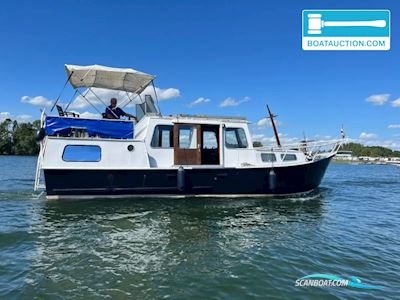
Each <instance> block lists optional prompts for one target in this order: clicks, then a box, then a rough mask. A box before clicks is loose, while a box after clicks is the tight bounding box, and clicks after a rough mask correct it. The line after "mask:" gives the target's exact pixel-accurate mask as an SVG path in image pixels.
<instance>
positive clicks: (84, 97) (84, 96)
mask: <svg viewBox="0 0 400 300" xmlns="http://www.w3.org/2000/svg"><path fill="white" fill-rule="evenodd" d="M77 91H78V93H79V95H80V96H81V97H83V99H85V100H86V102H87V103H89V104H90V105H91V106H92V107H93V108H94V109H95V110H96V111H97V112H98V113H99V114H100V115H101V112H100V111H99V110H98V109H97V107H96V106H94V105H93V104H92V102H90V101H89V100H88V99H87V98H86V95H87V93H86V94H85V95H83V94H82V93H81V92H80V91H79V90H78V89H77Z"/></svg>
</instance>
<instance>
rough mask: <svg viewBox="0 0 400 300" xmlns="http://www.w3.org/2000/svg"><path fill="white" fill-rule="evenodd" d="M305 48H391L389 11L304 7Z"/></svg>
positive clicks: (303, 44)
mask: <svg viewBox="0 0 400 300" xmlns="http://www.w3.org/2000/svg"><path fill="white" fill-rule="evenodd" d="M302 48H303V50H386V51H387V50H390V11H389V10H382V9H373V10H372V9H370V10H362V9H358V10H356V9H353V10H345V9H342V10H332V9H331V10H308V9H307V10H303V34H302Z"/></svg>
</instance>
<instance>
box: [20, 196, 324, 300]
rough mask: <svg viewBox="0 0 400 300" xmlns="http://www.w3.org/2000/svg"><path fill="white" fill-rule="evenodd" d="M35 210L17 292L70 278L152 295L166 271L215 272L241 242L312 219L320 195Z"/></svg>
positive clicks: (272, 238)
mask: <svg viewBox="0 0 400 300" xmlns="http://www.w3.org/2000/svg"><path fill="white" fill-rule="evenodd" d="M36 214H37V216H36V218H37V219H38V222H35V223H34V224H33V225H32V227H31V231H32V232H33V233H34V234H35V235H37V239H36V241H37V242H36V249H37V251H36V255H35V256H34V259H33V262H32V265H31V268H30V271H29V272H28V276H27V285H26V287H25V290H24V293H29V292H30V291H32V290H33V289H34V290H36V291H37V290H38V289H39V290H40V289H41V288H43V289H46V290H47V292H51V291H52V290H54V291H55V292H56V291H57V290H58V289H59V288H60V286H69V287H71V288H72V287H73V288H74V289H80V291H79V292H84V293H87V295H92V296H94V295H95V294H94V292H93V291H94V290H96V291H97V292H101V291H102V293H106V294H109V295H114V296H116V295H120V296H121V295H122V294H123V296H130V295H129V293H130V291H132V290H136V291H137V293H139V295H136V296H139V297H140V296H145V295H146V297H148V296H149V295H150V297H158V296H160V294H157V293H158V292H157V291H159V289H158V287H159V286H163V285H166V286H170V285H168V284H167V282H165V280H167V279H166V278H168V276H169V277H171V272H172V273H174V272H178V273H180V274H182V273H183V274H186V277H190V276H193V274H191V273H193V270H198V271H199V272H202V273H209V274H214V275H213V276H216V275H217V274H218V273H224V272H228V271H227V270H228V269H230V270H232V267H234V266H235V264H236V263H237V261H238V259H240V255H241V253H244V252H246V251H247V250H248V249H260V248H263V247H264V248H265V247H268V245H271V244H273V243H275V242H277V241H278V242H282V241H284V239H285V237H287V238H290V237H291V236H292V235H293V233H295V232H296V227H298V226H288V225H287V224H290V223H292V224H300V226H302V225H301V224H304V223H308V224H311V226H312V227H316V226H318V224H319V220H320V219H321V217H322V216H323V199H322V194H321V193H319V192H317V193H315V194H312V195H308V196H307V197H305V198H304V197H303V198H290V199H184V200H176V199H175V200H173V199H168V200H167V199H119V200H112V201H110V200H105V199H99V200H91V201H73V202H71V201H70V202H61V201H55V202H51V201H47V202H44V203H43V205H42V206H41V209H38V210H37V211H36ZM285 224H286V225H285ZM282 225H283V226H282ZM229 272H231V271H229ZM225 275H226V274H225ZM230 275H232V274H230ZM181 276H182V275H181ZM183 278H185V276H184V277H183ZM93 285H95V287H96V288H95V289H94V290H93V291H92V290H91V289H93ZM118 287H120V288H118ZM170 287H171V286H170ZM110 289H113V290H114V291H113V292H112V291H110ZM146 291H147V292H146ZM150 291H152V292H150ZM75 292H76V291H75ZM115 293H117V294H115ZM121 293H122V294H121ZM126 293H128V294H126ZM140 293H144V294H142V295H140Z"/></svg>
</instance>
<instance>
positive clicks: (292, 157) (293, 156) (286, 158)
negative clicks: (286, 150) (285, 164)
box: [281, 154, 297, 161]
mask: <svg viewBox="0 0 400 300" xmlns="http://www.w3.org/2000/svg"><path fill="white" fill-rule="evenodd" d="M281 159H282V160H283V161H295V160H297V157H296V154H281Z"/></svg>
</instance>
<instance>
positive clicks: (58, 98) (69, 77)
mask: <svg viewBox="0 0 400 300" xmlns="http://www.w3.org/2000/svg"><path fill="white" fill-rule="evenodd" d="M72 74H74V71H72V72H71V74H69V76H68V78H67V81H66V82H65V83H64V86H63V88H62V90H61V92H60V94H59V95H58V97H57V100H56V102H54V105H53V107H52V108H51V109H50V112H52V111H53V109H54V107H56V105H57V103H58V100H60V97H61V95H62V93H63V92H64V90H65V87H66V86H67V84H68V82H69V80H70V79H71V77H72Z"/></svg>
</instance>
